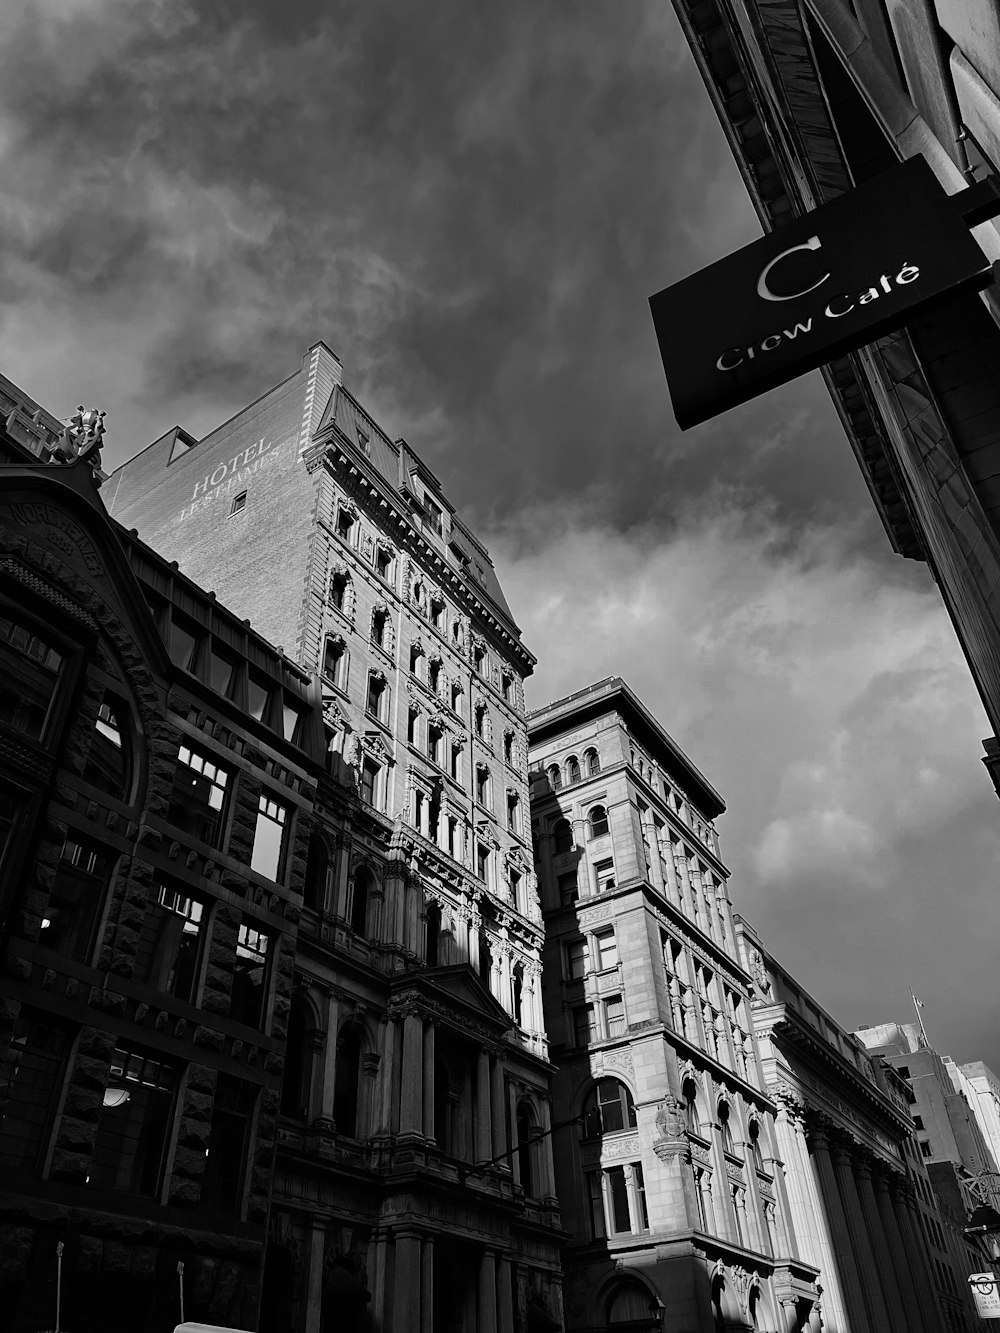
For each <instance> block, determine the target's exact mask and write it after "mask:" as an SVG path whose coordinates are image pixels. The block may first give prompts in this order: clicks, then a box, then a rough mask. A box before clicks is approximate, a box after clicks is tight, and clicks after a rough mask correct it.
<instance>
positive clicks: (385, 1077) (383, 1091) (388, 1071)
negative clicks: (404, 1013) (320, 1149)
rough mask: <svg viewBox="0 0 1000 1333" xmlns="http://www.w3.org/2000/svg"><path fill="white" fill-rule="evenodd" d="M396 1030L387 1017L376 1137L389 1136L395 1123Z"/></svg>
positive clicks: (376, 1119) (393, 1020)
mask: <svg viewBox="0 0 1000 1333" xmlns="http://www.w3.org/2000/svg"><path fill="white" fill-rule="evenodd" d="M396 1029H397V1020H396V1018H395V1017H393V1016H392V1015H390V1016H388V1017H387V1018H386V1020H385V1040H384V1042H383V1050H382V1062H381V1064H380V1066H379V1069H380V1072H381V1079H380V1081H379V1087H378V1093H377V1097H376V1103H377V1107H378V1109H377V1111H376V1113H375V1124H374V1126H373V1132H374V1133H375V1134H376V1135H379V1134H391V1133H392V1132H393V1127H394V1122H395V1115H394V1107H395V1104H396V1097H395V1091H396V1090H395V1088H394V1087H393V1071H394V1069H395V1067H396V1060H395V1055H396ZM331 1105H332V1103H331Z"/></svg>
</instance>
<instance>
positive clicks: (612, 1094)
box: [583, 1078, 636, 1134]
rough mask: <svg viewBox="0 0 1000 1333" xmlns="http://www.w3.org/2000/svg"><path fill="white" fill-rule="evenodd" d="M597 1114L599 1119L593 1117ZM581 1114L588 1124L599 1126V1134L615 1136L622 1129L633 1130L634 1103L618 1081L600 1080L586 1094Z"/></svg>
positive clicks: (625, 1088) (615, 1079) (610, 1079)
mask: <svg viewBox="0 0 1000 1333" xmlns="http://www.w3.org/2000/svg"><path fill="white" fill-rule="evenodd" d="M594 1111H597V1112H598V1113H599V1116H600V1119H599V1120H598V1118H597V1117H596V1116H594V1115H593V1112H594ZM583 1114H584V1116H585V1117H586V1118H587V1121H588V1123H590V1124H594V1125H598V1124H599V1125H600V1129H599V1131H598V1132H599V1133H601V1134H616V1133H617V1132H618V1131H619V1130H622V1129H635V1126H636V1118H635V1102H634V1101H633V1100H632V1094H631V1093H630V1092H629V1090H628V1088H627V1087H626V1086H625V1084H624V1083H622V1082H621V1080H620V1079H617V1078H602V1079H599V1080H598V1081H597V1083H596V1084H595V1085H594V1087H592V1088H591V1090H590V1092H589V1093H588V1094H587V1100H586V1101H585V1102H584V1104H583Z"/></svg>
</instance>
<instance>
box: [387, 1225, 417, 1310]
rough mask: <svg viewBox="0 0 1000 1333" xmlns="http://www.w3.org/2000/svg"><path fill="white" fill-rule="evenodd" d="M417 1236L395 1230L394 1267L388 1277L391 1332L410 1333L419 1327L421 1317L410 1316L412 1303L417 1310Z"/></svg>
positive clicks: (412, 1308) (412, 1307)
mask: <svg viewBox="0 0 1000 1333" xmlns="http://www.w3.org/2000/svg"><path fill="white" fill-rule="evenodd" d="M420 1241H421V1238H420V1236H418V1235H417V1233H416V1232H414V1231H397V1232H396V1268H395V1273H394V1274H393V1280H392V1293H393V1301H392V1328H393V1333H410V1331H411V1330H412V1329H414V1327H416V1328H420V1327H421V1324H422V1320H421V1319H420V1317H419V1316H418V1317H417V1318H416V1319H415V1318H414V1314H415V1311H414V1305H415V1304H416V1305H417V1310H419V1309H420V1304H419V1302H420V1277H421V1262H420Z"/></svg>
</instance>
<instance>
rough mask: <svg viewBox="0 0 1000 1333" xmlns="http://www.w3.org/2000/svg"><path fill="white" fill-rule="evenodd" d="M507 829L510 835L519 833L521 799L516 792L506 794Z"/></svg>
mask: <svg viewBox="0 0 1000 1333" xmlns="http://www.w3.org/2000/svg"><path fill="white" fill-rule="evenodd" d="M507 827H508V829H510V831H511V833H520V832H521V798H520V797H519V796H518V794H517V792H516V791H509V792H508V793H507Z"/></svg>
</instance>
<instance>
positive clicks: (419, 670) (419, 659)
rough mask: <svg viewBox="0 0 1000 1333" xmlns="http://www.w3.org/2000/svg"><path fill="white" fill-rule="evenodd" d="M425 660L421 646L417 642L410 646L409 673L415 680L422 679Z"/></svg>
mask: <svg viewBox="0 0 1000 1333" xmlns="http://www.w3.org/2000/svg"><path fill="white" fill-rule="evenodd" d="M426 662H427V659H426V657H424V650H423V648H422V647H421V646H420V644H419V643H415V644H413V645H412V646H411V647H410V674H411V675H414V676H416V678H417V680H423V678H424V666H425V665H426Z"/></svg>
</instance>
